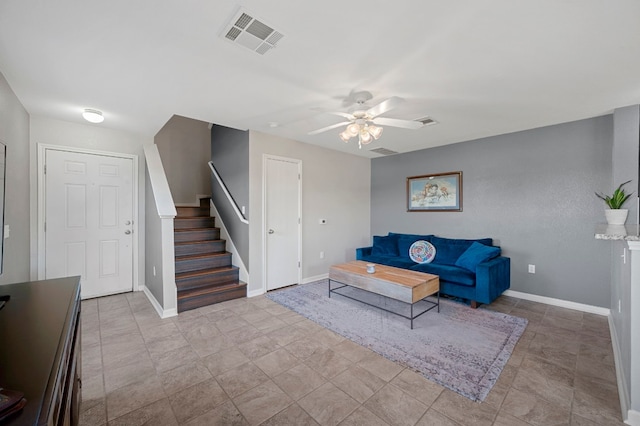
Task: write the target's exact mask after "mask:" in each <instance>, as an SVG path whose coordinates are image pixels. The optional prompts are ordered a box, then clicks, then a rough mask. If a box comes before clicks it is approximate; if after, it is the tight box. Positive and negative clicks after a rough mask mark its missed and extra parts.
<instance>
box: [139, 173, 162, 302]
mask: <svg viewBox="0 0 640 426" xmlns="http://www.w3.org/2000/svg"><path fill="white" fill-rule="evenodd" d="M144 193H145V205H146V210H145V212H144V217H145V222H144V223H145V241H144V246H145V262H144V267H145V277H146V280H145V287H147V288H148V289H149V291H150V292H151V294H153V297H155V298H156V300H157V301H158V303H159V304H160V305H161V306H164V291H163V282H162V276H163V275H162V265H163V263H162V260H163V259H162V220H161V219H160V216H159V215H158V209H157V208H156V200H155V198H154V196H153V188H152V187H151V179H149V170H148V169H147V168H146V167H145V191H144ZM154 267H155V268H156V273H155V275H154V274H153V268H154Z"/></svg>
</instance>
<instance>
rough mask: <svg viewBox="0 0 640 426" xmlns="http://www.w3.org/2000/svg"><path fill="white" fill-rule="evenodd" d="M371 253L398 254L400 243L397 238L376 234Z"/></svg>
mask: <svg viewBox="0 0 640 426" xmlns="http://www.w3.org/2000/svg"><path fill="white" fill-rule="evenodd" d="M371 254H374V255H382V256H397V255H398V243H397V242H396V238H393V237H381V236H378V235H374V236H373V248H372V249H371Z"/></svg>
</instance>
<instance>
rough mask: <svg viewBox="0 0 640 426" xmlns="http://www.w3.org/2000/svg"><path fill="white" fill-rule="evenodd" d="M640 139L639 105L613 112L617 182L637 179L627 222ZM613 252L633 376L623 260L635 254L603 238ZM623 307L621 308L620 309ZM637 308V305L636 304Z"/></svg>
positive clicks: (615, 315)
mask: <svg viewBox="0 0 640 426" xmlns="http://www.w3.org/2000/svg"><path fill="white" fill-rule="evenodd" d="M639 139H640V107H639V106H638V105H634V106H630V107H626V108H619V109H616V110H615V111H614V113H613V173H612V174H613V184H614V186H615V185H619V184H620V183H622V182H624V181H627V180H629V179H633V182H631V183H630V184H629V185H627V186H626V187H625V188H627V189H628V190H633V191H634V193H635V195H634V197H632V199H631V201H630V202H629V203H628V204H627V205H625V207H627V208H629V217H628V218H627V224H633V223H637V222H636V211H637V210H636V200H637V199H636V198H635V196H636V195H637V193H638V192H637V191H638V167H639V166H638V142H639ZM601 244H602V245H604V246H610V247H608V248H609V249H610V251H611V264H612V266H613V269H612V275H611V317H612V320H613V326H614V329H615V334H616V337H617V339H616V341H617V343H618V345H619V348H618V349H619V350H618V352H619V354H620V358H621V360H622V362H621V364H622V365H621V366H620V367H621V368H622V371H623V376H624V377H627V378H629V377H631V308H632V307H631V262H629V261H627V262H626V264H625V263H624V262H623V261H622V257H621V256H622V255H623V254H625V250H626V256H627V259H629V258H630V256H631V254H630V253H629V251H628V249H627V244H626V243H625V242H622V241H614V242H609V241H602V243H601ZM618 308H620V309H618ZM635 308H636V309H637V307H635ZM626 386H627V389H626V392H627V395H629V393H630V391H631V389H630V386H631V380H629V379H627V382H626Z"/></svg>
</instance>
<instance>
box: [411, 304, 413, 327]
mask: <svg viewBox="0 0 640 426" xmlns="http://www.w3.org/2000/svg"><path fill="white" fill-rule="evenodd" d="M411 329H412V330H413V303H412V304H411Z"/></svg>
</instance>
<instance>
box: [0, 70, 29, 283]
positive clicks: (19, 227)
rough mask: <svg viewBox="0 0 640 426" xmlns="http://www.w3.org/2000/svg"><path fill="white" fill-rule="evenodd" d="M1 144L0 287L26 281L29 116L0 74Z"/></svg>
mask: <svg viewBox="0 0 640 426" xmlns="http://www.w3.org/2000/svg"><path fill="white" fill-rule="evenodd" d="M0 140H1V141H2V142H4V143H5V144H6V145H7V159H6V181H5V182H6V190H5V194H6V196H5V207H4V209H5V210H4V215H5V216H4V217H5V219H4V223H5V225H9V227H10V229H11V232H10V236H9V238H7V239H5V240H4V262H3V263H4V267H3V273H2V275H1V276H0V284H11V283H16V282H24V281H29V279H30V276H29V269H30V268H29V265H30V249H29V238H30V236H29V226H30V225H29V211H30V209H29V204H30V203H29V114H28V113H27V111H26V110H25V109H24V107H23V106H22V104H21V103H20V101H19V100H18V98H17V97H16V95H15V94H14V93H13V90H11V87H9V84H8V83H7V80H6V79H5V78H4V76H3V75H2V74H1V73H0Z"/></svg>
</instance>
